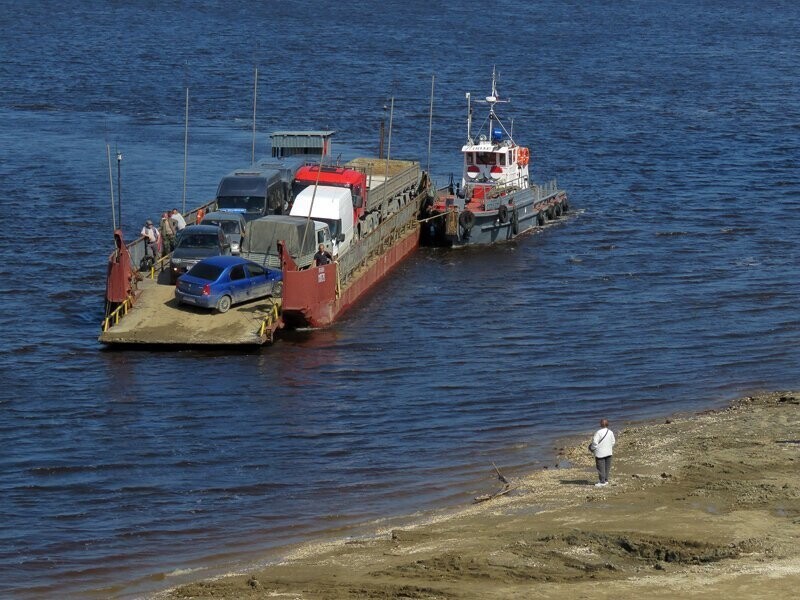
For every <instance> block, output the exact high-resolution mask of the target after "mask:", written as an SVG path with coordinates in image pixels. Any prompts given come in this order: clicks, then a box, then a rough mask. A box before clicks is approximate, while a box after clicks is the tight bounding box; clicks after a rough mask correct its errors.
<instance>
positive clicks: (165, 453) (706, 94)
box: [0, 0, 800, 598]
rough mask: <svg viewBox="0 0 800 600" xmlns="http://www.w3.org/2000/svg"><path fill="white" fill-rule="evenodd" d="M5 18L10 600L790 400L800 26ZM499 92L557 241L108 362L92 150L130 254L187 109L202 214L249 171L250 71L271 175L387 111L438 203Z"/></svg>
mask: <svg viewBox="0 0 800 600" xmlns="http://www.w3.org/2000/svg"><path fill="white" fill-rule="evenodd" d="M0 4H1V5H2V6H0V8H1V9H2V10H0V25H2V29H3V31H4V32H5V34H4V35H3V36H2V37H0V90H2V91H0V198H2V202H3V207H4V212H5V214H6V217H5V218H4V235H3V236H2V237H0V256H1V257H2V260H1V261H0V300H1V301H0V328H1V329H2V332H3V334H2V341H0V344H2V354H0V375H2V387H1V388H0V448H1V450H0V489H1V490H2V494H0V516H2V527H0V595H2V596H3V597H19V598H25V597H36V598H41V597H54V598H55V597H59V598H61V597H131V596H137V595H141V594H148V593H152V592H154V591H157V590H158V589H161V588H164V587H167V586H170V585H173V584H175V583H177V582H180V581H184V580H185V579H186V578H187V577H188V578H191V577H203V576H206V575H210V574H213V573H215V572H219V571H221V570H226V569H235V568H240V567H242V566H245V565H247V564H249V563H252V562H254V561H258V560H268V559H269V557H270V556H277V555H279V554H280V552H281V550H280V548H281V547H282V546H285V545H286V544H291V543H297V542H301V541H303V540H308V539H312V538H316V537H319V536H329V535H349V534H352V533H353V532H357V531H363V530H364V529H360V528H358V527H356V528H355V529H353V527H354V526H357V525H358V524H364V523H366V524H367V525H368V527H369V526H371V525H370V524H372V525H374V524H375V523H376V522H380V519H383V518H386V517H390V516H392V515H402V514H409V513H414V512H417V511H424V510H431V509H439V508H442V507H447V506H457V505H461V504H464V503H467V502H469V501H470V500H471V498H472V496H474V495H475V494H477V493H483V492H486V491H488V490H491V489H493V487H494V485H495V483H496V481H495V480H493V479H492V477H493V475H492V472H491V463H492V462H495V463H497V464H498V465H499V466H501V468H502V469H503V470H504V471H505V472H506V473H507V474H511V475H514V474H519V473H522V472H525V471H527V470H531V469H534V468H540V467H542V466H544V465H548V464H550V463H551V462H552V461H553V450H552V445H553V441H554V439H555V438H556V437H558V436H562V435H565V434H573V433H581V432H588V431H590V430H592V428H593V427H594V425H595V423H596V421H597V419H598V418H599V417H600V416H607V417H608V418H609V419H611V421H612V423H613V424H616V426H617V427H618V428H619V427H622V426H624V423H625V422H629V421H631V420H634V419H640V418H647V417H655V416H663V415H666V414H669V413H672V412H674V411H685V410H701V409H705V408H708V407H712V406H718V405H720V404H721V403H723V402H725V401H727V400H730V399H732V398H734V397H737V396H740V395H743V394H747V393H751V392H754V391H757V390H762V389H783V388H791V387H796V386H797V384H798V366H800V364H799V360H798V347H800V318H799V317H798V312H797V307H798V296H799V295H800V283H799V282H800V260H799V259H800V251H798V244H797V239H798V236H800V223H798V218H797V211H798V208H800V176H799V175H798V173H799V171H798V157H800V106H799V105H798V98H800V68H799V67H800V59H799V58H798V57H800V37H798V36H797V31H800V8H798V5H797V4H796V3H792V2H767V3H762V4H758V5H753V4H751V3H746V2H722V1H720V2H714V1H708V2H701V3H697V2H680V1H678V2H671V3H662V2H655V1H653V2H648V1H643V2H625V1H623V2H614V3H608V2H594V1H582V2H566V1H564V2H559V1H556V0H543V1H542V2H537V3H535V4H532V5H530V6H527V5H526V6H523V5H520V4H519V3H513V2H507V1H505V0H498V1H496V2H493V3H492V4H491V6H489V5H480V4H478V3H448V2H438V1H435V0H434V1H426V2H419V1H417V0H407V1H406V2H403V3H393V2H388V3H383V4H382V5H381V6H380V8H377V7H376V5H375V4H374V3H371V2H366V1H363V2H340V3H337V4H336V7H335V8H333V7H330V6H327V5H326V4H323V3H315V2H310V3H309V2H297V1H295V0H287V1H284V2H281V3H247V2H212V1H206V2H188V1H187V2H173V3H160V2H153V1H144V0H142V1H133V2H109V3H103V4H97V3H93V2H85V1H76V2H72V3H60V2H48V1H42V2H37V3H24V4H19V3H12V2H7V1H3V2H0ZM495 65H496V67H497V69H498V72H499V83H498V88H499V91H500V93H501V95H502V96H504V97H510V98H511V100H512V102H511V104H509V105H502V106H500V107H499V109H498V110H499V112H500V114H501V116H503V117H505V118H506V121H507V122H510V119H512V118H513V123H514V124H513V127H514V135H515V137H516V138H517V140H518V141H520V142H522V143H523V144H527V145H530V146H531V148H532V174H533V177H534V179H536V180H537V181H543V180H545V179H548V178H551V177H558V179H559V183H560V184H561V185H562V186H563V187H565V188H566V189H567V190H568V192H569V194H570V198H571V203H572V206H573V207H574V209H575V210H574V211H573V212H572V214H571V216H570V217H569V218H567V219H565V220H562V221H561V222H559V223H558V224H557V225H554V226H551V227H548V228H546V229H545V230H544V231H542V232H539V233H537V234H535V235H532V236H529V237H527V238H525V239H522V240H520V241H519V242H517V243H513V244H508V245H503V246H498V247H493V248H488V249H483V250H465V251H447V250H441V249H439V250H433V249H429V250H425V249H423V250H420V251H419V252H417V253H416V254H415V255H414V256H413V257H412V258H411V259H409V260H408V261H407V262H405V263H404V264H403V265H402V266H401V267H399V268H398V269H397V270H396V271H395V272H394V273H393V275H392V276H391V277H390V278H389V279H388V280H387V281H385V282H384V283H382V284H381V285H380V286H378V287H377V288H376V289H375V290H374V291H373V292H372V293H371V294H370V295H369V296H368V297H366V298H365V299H364V300H363V301H362V302H361V303H360V304H359V305H358V307H357V308H355V309H353V310H352V311H351V312H349V313H348V314H347V315H346V316H345V317H344V318H343V319H341V320H340V321H339V322H338V323H337V324H336V325H335V326H334V327H331V328H330V329H327V330H324V331H312V332H297V333H294V334H292V335H288V336H286V337H284V338H283V339H281V340H280V341H279V342H278V343H276V344H275V345H274V346H273V347H269V348H263V349H258V350H251V351H244V352H219V351H194V350H192V351H161V352H159V351H153V350H147V351H127V352H124V351H109V350H107V349H103V348H102V347H101V346H100V344H98V342H97V341H96V338H97V335H98V333H99V327H100V320H101V317H102V311H103V300H102V294H103V290H104V274H105V257H106V255H107V253H108V252H109V250H110V247H111V243H112V239H111V231H112V220H111V206H110V199H109V191H108V190H109V174H108V163H107V160H106V144H109V145H110V147H111V151H112V153H113V152H114V151H115V150H116V149H119V150H120V151H121V152H122V154H123V160H122V167H121V171H122V181H121V188H122V223H123V228H124V230H125V231H126V233H127V235H128V237H132V236H133V234H135V233H136V232H137V231H138V229H139V228H140V227H141V223H142V222H143V221H144V219H145V218H156V217H157V216H158V214H160V212H162V211H163V210H166V209H168V208H172V207H173V206H177V207H180V206H181V203H182V185H183V183H182V182H183V179H182V176H183V112H184V97H185V88H186V87H187V86H188V87H189V88H190V130H189V156H188V163H187V171H188V194H187V198H188V200H187V205H188V206H190V207H191V206H194V205H196V204H199V203H200V201H204V200H207V199H209V198H210V197H212V196H213V194H214V192H215V188H216V184H217V182H218V181H219V178H220V177H221V176H222V175H224V174H225V173H226V172H228V171H230V170H232V169H234V168H236V167H240V166H245V165H247V164H248V163H249V160H250V153H251V127H252V121H251V118H252V88H253V69H254V67H256V66H258V67H259V74H260V84H259V96H258V98H259V100H258V117H257V129H258V136H257V154H258V155H264V154H266V153H267V151H268V148H267V144H266V140H267V134H268V133H269V132H271V131H275V130H278V129H321V128H332V129H335V130H336V131H337V134H336V137H335V138H334V139H335V144H336V145H337V146H338V147H339V150H336V151H335V153H336V152H338V151H341V152H343V153H347V152H350V153H354V154H361V155H374V154H375V153H376V152H377V146H378V134H377V131H378V123H379V121H380V119H381V117H382V116H384V115H386V111H385V110H384V109H383V106H384V105H386V104H388V102H389V98H390V97H394V99H395V110H394V114H393V132H392V142H391V144H392V146H391V151H392V156H393V157H395V158H415V159H419V160H420V161H421V162H422V164H423V165H427V164H428V161H430V165H431V171H432V173H433V175H434V177H435V178H436V180H437V181H438V182H439V184H440V185H441V184H444V183H446V181H447V177H448V176H449V174H450V173H451V172H455V173H458V172H459V168H460V163H459V157H460V155H459V150H460V146H461V144H462V143H463V142H464V138H465V115H466V104H465V99H464V93H465V92H467V91H469V92H472V93H473V98H478V97H480V96H482V95H486V94H488V92H489V84H490V77H491V71H492V67H493V66H495ZM432 75H435V77H436V80H435V92H434V119H433V139H432V147H431V154H430V157H428V154H427V152H428V150H427V148H428V107H429V97H430V90H431V76H432ZM475 114H476V125H479V124H480V119H481V118H482V115H481V113H480V107H476V113H475ZM478 115H481V117H480V118H479V117H478ZM115 162H116V161H115ZM114 171H116V164H115V165H114ZM117 216H119V215H117ZM368 527H367V529H368Z"/></svg>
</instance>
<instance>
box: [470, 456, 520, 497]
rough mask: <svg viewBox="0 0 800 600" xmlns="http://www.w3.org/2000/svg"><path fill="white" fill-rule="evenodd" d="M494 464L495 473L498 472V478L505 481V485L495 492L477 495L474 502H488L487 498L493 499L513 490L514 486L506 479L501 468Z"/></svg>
mask: <svg viewBox="0 0 800 600" xmlns="http://www.w3.org/2000/svg"><path fill="white" fill-rule="evenodd" d="M492 466H493V467H494V471H495V473H497V478H498V479H499V480H500V481H501V482H503V487H502V488H500V489H499V490H497V491H496V492H494V493H493V494H482V495H480V496H476V497H475V500H474V503H475V504H477V503H478V502H486V501H487V500H491V499H492V498H497V497H498V496H505V495H506V494H507V493H508V492H510V491H511V490H513V489H514V488H513V487H511V483H510V482H509V481H508V479H506V478H505V477H504V476H503V474H502V473H501V472H500V469H498V468H497V465H496V464H494V462H492Z"/></svg>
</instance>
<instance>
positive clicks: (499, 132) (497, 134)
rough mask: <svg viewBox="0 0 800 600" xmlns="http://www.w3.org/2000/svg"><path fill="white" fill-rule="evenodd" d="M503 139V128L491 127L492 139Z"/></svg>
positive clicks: (496, 140)
mask: <svg viewBox="0 0 800 600" xmlns="http://www.w3.org/2000/svg"><path fill="white" fill-rule="evenodd" d="M502 139H503V129H502V128H501V127H493V128H492V141H493V142H499V141H500V140H502Z"/></svg>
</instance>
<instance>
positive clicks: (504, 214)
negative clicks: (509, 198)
mask: <svg viewBox="0 0 800 600" xmlns="http://www.w3.org/2000/svg"><path fill="white" fill-rule="evenodd" d="M497 218H498V219H499V220H500V222H501V223H505V222H506V221H508V207H507V206H506V205H505V204H501V205H500V206H499V207H498V209H497Z"/></svg>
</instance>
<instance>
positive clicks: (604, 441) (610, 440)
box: [592, 419, 617, 487]
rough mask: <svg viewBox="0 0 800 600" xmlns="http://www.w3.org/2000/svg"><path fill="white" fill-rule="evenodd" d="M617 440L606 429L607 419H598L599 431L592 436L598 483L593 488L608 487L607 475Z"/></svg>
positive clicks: (612, 433)
mask: <svg viewBox="0 0 800 600" xmlns="http://www.w3.org/2000/svg"><path fill="white" fill-rule="evenodd" d="M616 443H617V439H616V438H615V437H614V432H613V431H611V430H610V429H609V428H608V419H600V429H598V430H597V431H595V433H594V435H593V436H592V452H594V462H595V465H596V466H597V473H598V475H599V476H600V481H598V482H597V483H595V484H594V485H595V487H605V486H607V485H608V475H609V473H610V472H611V454H612V448H613V447H614V444H616Z"/></svg>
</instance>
